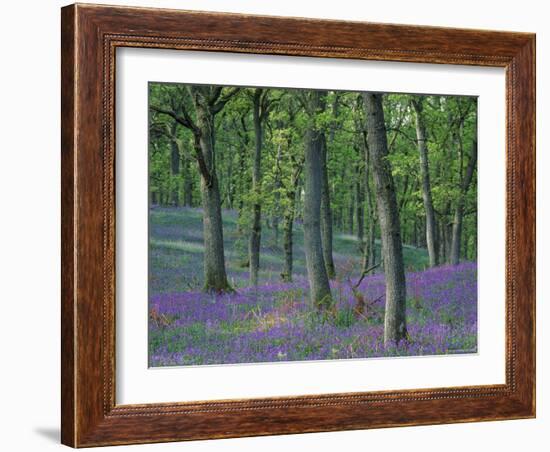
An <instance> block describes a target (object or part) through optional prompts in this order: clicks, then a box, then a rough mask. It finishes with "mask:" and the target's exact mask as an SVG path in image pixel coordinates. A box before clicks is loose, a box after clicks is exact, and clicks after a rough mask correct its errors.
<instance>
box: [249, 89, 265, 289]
mask: <svg viewBox="0 0 550 452" xmlns="http://www.w3.org/2000/svg"><path fill="white" fill-rule="evenodd" d="M261 95H262V90H261V89H256V91H255V92H254V102H253V107H254V108H253V119H254V137H255V145H254V159H253V164H252V193H253V194H254V204H253V206H252V226H251V230H250V238H249V242H248V260H249V271H250V284H251V285H253V286H255V285H257V284H258V271H259V269H260V242H261V235H262V205H261V202H260V196H261V183H262V181H261V177H262V176H261V163H262V141H263V136H262V135H263V131H262V120H261V117H260V98H261Z"/></svg>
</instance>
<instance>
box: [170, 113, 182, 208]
mask: <svg viewBox="0 0 550 452" xmlns="http://www.w3.org/2000/svg"><path fill="white" fill-rule="evenodd" d="M177 127H178V123H177V122H176V121H174V122H173V124H172V130H171V137H170V174H171V176H172V178H171V179H172V180H171V182H172V187H171V188H172V193H171V197H172V200H171V201H172V205H174V206H176V207H177V206H178V205H179V186H178V184H177V183H175V181H174V177H177V176H179V174H180V147H179V143H178V139H177V137H176V134H177Z"/></svg>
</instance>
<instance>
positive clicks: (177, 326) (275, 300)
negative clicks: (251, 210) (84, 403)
mask: <svg viewBox="0 0 550 452" xmlns="http://www.w3.org/2000/svg"><path fill="white" fill-rule="evenodd" d="M223 219H224V240H225V256H226V267H227V272H228V277H229V280H230V283H231V285H232V286H233V287H234V288H235V290H236V291H235V293H233V294H225V295H215V294H207V293H203V292H202V291H201V290H200V289H201V287H202V254H203V243H202V211H201V209H195V208H159V207H154V208H152V209H151V210H150V221H149V228H150V230H149V232H150V251H149V261H150V267H149V268H150V270H149V271H150V275H149V309H150V313H151V316H150V320H149V365H150V366H154V367H157V366H174V365H204V364H229V363H253V362H276V361H296V360H325V359H353V358H368V357H382V356H418V355H434V354H453V353H475V352H476V351H477V265H476V263H475V262H466V263H462V264H460V265H458V266H441V267H437V268H433V269H428V270H425V268H426V266H427V262H428V259H427V254H426V250H425V249H423V248H415V247H412V246H405V247H404V259H405V266H406V269H407V330H408V335H409V338H408V340H407V341H402V342H401V343H400V344H399V345H392V346H389V347H385V346H384V344H383V317H384V301H385V300H384V290H385V289H384V275H383V274H382V273H379V274H375V275H371V276H368V277H366V278H364V280H363V282H362V283H361V285H360V286H359V289H358V290H359V292H360V293H361V295H362V296H363V297H364V298H365V300H366V308H365V311H364V312H363V314H361V315H357V313H355V312H354V307H355V305H356V303H357V299H356V297H355V296H354V295H353V293H352V290H351V289H352V286H353V285H354V284H355V283H356V282H357V280H358V277H359V270H358V269H359V268H360V252H359V249H358V242H357V239H356V238H355V237H354V236H350V235H347V234H340V233H335V235H334V251H335V252H334V260H335V265H336V270H337V278H336V279H335V280H333V281H331V287H332V294H333V298H334V301H335V307H334V309H333V310H332V314H331V315H330V316H327V315H320V314H319V313H318V312H317V311H316V310H315V309H314V308H313V307H312V306H310V303H309V301H308V283H307V278H306V270H305V255H304V250H303V232H302V227H301V224H300V223H299V222H297V223H296V225H295V234H294V280H293V282H292V283H283V282H281V278H280V273H281V269H282V267H283V259H284V254H283V250H282V243H281V242H282V231H281V233H280V239H279V243H278V244H276V243H275V234H274V230H273V229H270V228H269V227H267V225H266V224H265V222H264V224H263V225H262V249H261V256H260V267H261V271H260V275H259V280H260V283H259V285H258V286H257V287H248V268H247V267H246V266H243V262H244V261H245V257H243V256H244V255H245V251H246V242H243V240H242V239H239V236H238V234H237V217H236V214H235V213H234V212H231V211H224V212H223Z"/></svg>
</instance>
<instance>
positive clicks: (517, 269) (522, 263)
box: [61, 4, 535, 447]
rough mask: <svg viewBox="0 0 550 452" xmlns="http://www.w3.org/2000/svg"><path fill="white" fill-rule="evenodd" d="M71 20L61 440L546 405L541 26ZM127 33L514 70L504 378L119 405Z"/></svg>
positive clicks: (481, 415)
mask: <svg viewBox="0 0 550 452" xmlns="http://www.w3.org/2000/svg"><path fill="white" fill-rule="evenodd" d="M61 32H62V33H61V34H62V151H61V155H62V168H61V170H62V311H61V317H62V331H61V332H62V345H61V353H62V365H61V374H62V379H61V385H62V403H61V405H62V423H61V426H62V430H61V437H62V442H63V443H64V444H67V445H70V446H74V447H84V446H98V445H109V444H129V443H148V442H159V441H178V440H192V439H204V438H226V437H237V436H253V435H271V434H284V433H301V432H317V431H333V430H349V429H363V428H375V427H390V426H403V425H421V424H441V423H449V422H468V421H485V420H497V419H518V418H530V417H534V416H535V35H533V34H528V33H509V32H494V31H480V30H462V29H449V28H436V27H417V26H408V25H387V24H373V23H359V22H339V21H328V20H313V19H298V18H280V17H264V16H246V15H237V14H218V13H203V12H189V11H175V10H161V9H145V8H126V7H108V6H99V5H81V4H77V5H71V6H67V7H65V8H63V9H62V26H61ZM117 47H150V48H169V49H186V50H208V51H221V52H240V53H261V54H277V55H300V56H314V57H331V58H354V59H369V60H387V61H400V62H421V63H441V64H466V65H475V66H498V67H504V68H506V108H507V120H506V128H507V129H506V136H507V142H506V196H507V201H506V255H507V260H506V383H505V384H503V385H492V386H472V387H453V388H443V389H420V390H401V391H385V392H362V393H353V394H350V393H346V394H325V395H316V396H300V397H278V398H264V399H244V400H225V401H214V402H198V403H191V402H187V403H186V402H174V403H165V404H148V405H126V406H120V405H116V404H115V395H114V394H115V384H114V379H115V359H114V356H115V355H114V337H115V254H114V253H115V250H114V243H115V242H114V241H115V204H114V199H115V174H114V159H115V147H114V146H115V143H114V126H115V124H114V118H115V116H114V111H115V110H114V99H115V97H114V86H115V84H114V81H115V80H114V77H115V75H114V74H115V71H114V68H115V64H116V60H115V49H116V48H117ZM503 151H504V150H503Z"/></svg>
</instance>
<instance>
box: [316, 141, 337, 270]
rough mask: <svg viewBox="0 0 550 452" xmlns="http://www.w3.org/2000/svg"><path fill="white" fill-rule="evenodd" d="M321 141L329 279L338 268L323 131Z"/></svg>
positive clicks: (324, 240) (323, 234)
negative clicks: (335, 255)
mask: <svg viewBox="0 0 550 452" xmlns="http://www.w3.org/2000/svg"><path fill="white" fill-rule="evenodd" d="M319 143H320V152H321V242H322V246H323V258H324V260H325V267H326V269H327V276H328V277H329V279H333V278H334V277H335V276H336V270H335V267H334V260H333V258H332V209H331V207H330V186H329V181H328V170H327V158H328V155H327V142H326V138H325V134H324V133H323V132H319Z"/></svg>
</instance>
